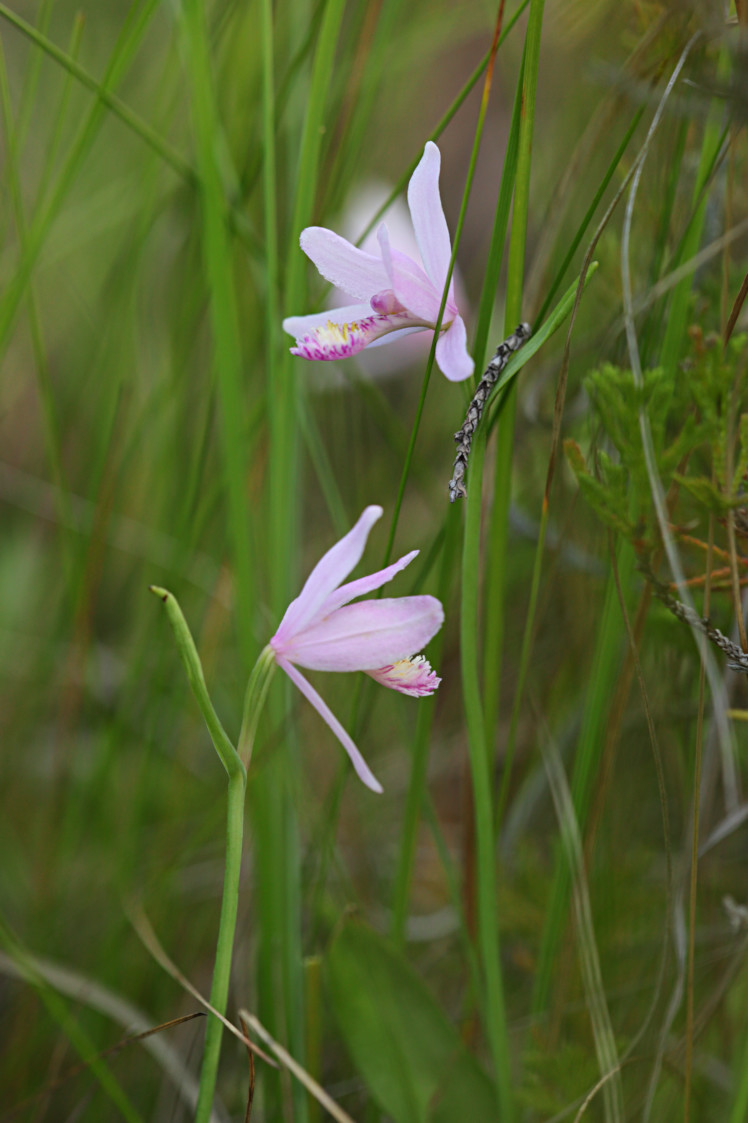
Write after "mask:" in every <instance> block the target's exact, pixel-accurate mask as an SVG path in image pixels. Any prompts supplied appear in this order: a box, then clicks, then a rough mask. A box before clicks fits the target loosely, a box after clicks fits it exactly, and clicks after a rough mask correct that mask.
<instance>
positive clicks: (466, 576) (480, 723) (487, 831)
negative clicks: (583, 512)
mask: <svg viewBox="0 0 748 1123" xmlns="http://www.w3.org/2000/svg"><path fill="white" fill-rule="evenodd" d="M542 20H543V2H542V0H531V4H530V15H529V21H528V29H527V35H526V39H525V50H524V59H523V65H522V68H521V73H520V77H519V86H520V89H521V91H522V93H521V94H520V95H518V97H517V98H516V102H515V104H516V105H517V106H518V107H519V109H518V112H519V133H518V139H517V162H516V168H515V167H510V168H509V169H508V171H509V175H510V177H512V176H513V178H514V221H513V224H512V234H511V239H510V246H509V280H508V290H507V309H506V316H507V322H509V320H511V319H512V318H513V319H514V321H517V320H518V319H521V317H520V316H519V315H518V310H519V309H520V308H521V302H522V283H523V273H524V246H525V239H526V235H527V215H528V197H529V177H530V159H531V151H532V129H533V121H534V106H535V91H536V85H537V73H538V54H539V49H540V32H541V28H542ZM505 174H506V170H505ZM510 181H511V180H510ZM507 198H508V189H507V191H506V192H505V193H504V199H502V200H500V201H501V202H502V203H504V205H505V200H506V199H507ZM499 215H500V216H501V211H499ZM484 308H485V309H487V308H488V301H487V299H486V303H485V305H484ZM486 314H487V313H486ZM484 343H485V339H484ZM477 436H478V440H477V443H475V444H474V445H473V451H472V457H473V462H472V465H471V475H472V478H473V480H474V481H475V482H474V486H473V487H471V488H470V490H469V492H468V502H467V510H466V514H465V528H464V539H463V558H462V595H461V607H460V646H461V653H462V658H461V665H462V687H463V704H464V709H465V717H466V720H467V726H468V747H469V754H470V774H471V780H472V798H473V808H474V815H475V839H476V861H477V869H476V882H477V905H478V921H477V922H478V941H479V947H480V955H481V963H482V968H483V972H484V977H485V983H486V992H487V994H486V1003H487V1013H488V1019H489V1020H488V1025H487V1030H488V1038H489V1044H490V1048H491V1056H492V1060H493V1065H494V1071H495V1075H496V1081H497V1090H498V1101H499V1111H500V1113H501V1116H502V1119H504V1120H506V1121H508V1123H511V1120H512V1118H513V1117H514V1088H513V1080H512V1066H511V1056H510V1051H509V1039H508V1031H507V1020H506V1010H505V1001H504V990H503V979H502V972H501V961H500V951H499V932H498V924H497V904H496V884H495V879H496V870H495V857H494V841H493V839H494V835H493V800H492V791H493V784H492V778H491V777H492V769H493V759H492V757H493V754H492V753H491V752H490V751H489V745H491V744H493V732H494V731H493V729H490V730H488V729H487V728H486V724H485V711H484V701H483V700H482V699H481V691H480V677H479V660H480V656H479V651H480V638H479V626H478V620H479V613H480V608H479V601H480V596H479V584H480V560H479V559H480V532H481V510H482V487H481V483H482V479H483V463H484V459H485V449H486V431H485V428H484V429H482V430H481V429H479V430H478V434H477ZM503 436H506V435H505V434H503ZM510 444H511V441H510ZM476 454H477V455H476ZM508 484H509V480H508V479H502V480H501V482H500V489H501V490H499V491H497V493H496V494H497V495H508V493H509V486H508ZM496 510H497V512H498V508H496ZM497 565H498V567H499V569H501V558H500V557H499V558H496V557H494V558H492V559H491V566H490V572H491V575H492V576H491V579H492V580H498V581H499V583H500V584H502V585H503V582H502V580H501V577H500V576H498V577H497V575H496V566H497ZM495 606H496V602H495V601H494V608H495ZM498 626H499V622H497V620H496V619H495V618H494V619H491V620H488V621H487V623H486V631H485V636H486V639H485V643H487V644H488V643H491V642H492V640H491V638H490V637H491V634H492V631H493V629H495V628H496V627H498ZM485 651H486V649H485V648H484V658H485ZM490 658H491V657H490V656H489V659H490Z"/></svg>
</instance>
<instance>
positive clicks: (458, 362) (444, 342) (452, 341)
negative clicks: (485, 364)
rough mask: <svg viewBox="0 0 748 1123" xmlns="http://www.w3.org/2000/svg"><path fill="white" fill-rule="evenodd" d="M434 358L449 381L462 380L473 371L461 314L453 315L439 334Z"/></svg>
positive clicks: (473, 367) (473, 365)
mask: <svg viewBox="0 0 748 1123" xmlns="http://www.w3.org/2000/svg"><path fill="white" fill-rule="evenodd" d="M435 358H436V361H437V363H438V364H439V369H440V370H441V372H442V373H443V374H445V375H446V376H447V378H448V379H449V381H450V382H462V381H463V379H465V378H469V377H470V375H471V374H472V373H473V370H474V369H475V363H474V362H473V360H472V359H471V357H470V354H469V353H468V349H467V332H466V331H465V322H464V320H463V319H462V317H461V316H455V318H454V320H453V321H452V323H451V324H450V325H449V328H448V329H447V331H445V332H442V334H441V335H440V336H439V339H438V341H437V344H436V354H435Z"/></svg>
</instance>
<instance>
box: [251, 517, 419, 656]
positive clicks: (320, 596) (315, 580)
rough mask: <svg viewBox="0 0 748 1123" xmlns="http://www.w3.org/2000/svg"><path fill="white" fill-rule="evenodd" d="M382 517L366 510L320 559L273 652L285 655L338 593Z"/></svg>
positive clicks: (291, 608) (284, 621) (273, 641)
mask: <svg viewBox="0 0 748 1123" xmlns="http://www.w3.org/2000/svg"><path fill="white" fill-rule="evenodd" d="M381 517H382V508H381V507H377V506H371V507H367V508H366V510H365V511H364V512H363V514H362V515H361V518H360V519H359V520H358V522H357V523H356V525H355V526H354V527H353V529H352V530H349V531H348V533H347V534H346V535H344V536H343V537H342V538H341V539H340V541H339V542H336V543H335V545H334V546H333V547H332V548H331V549H329V550H328V551H327V553H326V554H324V555H323V557H322V558H320V560H319V561H318V562H317V564H316V565H315V567H314V569H313V570H312V572H311V573H310V574H309V576H308V577H307V579H306V584H305V585H304V588H303V589H302V590H301V592H300V593H299V595H298V597H297V598H296V600H293V601H291V603H290V604H289V606H288V608H287V609H286V613H285V616H284V617H283V619H282V620H281V623H280V627H279V628H278V631H277V632H276V633H275V635H274V636H273V638H272V639H271V641H270V644H271V646H272V647H273V650H274V651H276V652H277V653H278V654H283V653H284V648H285V645H286V643H287V642H288V640H290V639H291V638H292V637H293V635H294V633H295V632H298V631H299V630H300V629H301V628H303V627H304V626H305V625H306V624H307V623H308V622H309V621H310V620H311V619H312V617H313V616H316V614H317V612H318V611H319V608H320V606H321V605H322V604H323V603H324V601H325V600H326V598H327V597H329V595H330V593H331V592H332V591H333V589H337V587H338V585H339V584H340V583H341V581H344V580H345V578H346V577H347V576H348V574H349V573H350V572H351V570H352V569H354V568H355V567H356V566H357V565H358V563H359V561H360V560H361V555H362V554H363V552H364V547H365V545H366V539H367V538H368V537H369V531H370V530H371V528H372V527H373V526H374V523H375V522H376V521H377V519H379V518H381ZM415 646H416V647H418V646H420V645H419V644H416V645H415ZM386 662H387V660H386V659H382V663H386Z"/></svg>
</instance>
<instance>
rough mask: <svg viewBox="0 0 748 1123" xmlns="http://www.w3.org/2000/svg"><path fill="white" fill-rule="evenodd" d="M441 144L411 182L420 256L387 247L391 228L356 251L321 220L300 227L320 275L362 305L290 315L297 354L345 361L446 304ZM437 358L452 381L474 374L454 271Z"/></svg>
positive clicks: (421, 323) (287, 324)
mask: <svg viewBox="0 0 748 1123" xmlns="http://www.w3.org/2000/svg"><path fill="white" fill-rule="evenodd" d="M440 165H441V155H440V153H439V149H438V148H437V147H436V145H435V144H433V143H432V142H431V141H429V142H428V143H427V145H426V147H425V149H424V152H423V156H422V157H421V161H420V163H419V164H418V167H417V168H416V170H415V171H414V172H413V175H412V176H411V180H410V183H409V184H408V206H409V207H410V217H411V219H412V220H413V229H414V231H415V235H416V241H417V242H418V249H419V251H420V254H421V262H420V263H419V262H417V261H414V260H413V258H412V257H409V256H408V254H406V253H402V252H401V251H400V250H397V249H395V248H394V247H392V246H390V240H389V234H388V232H387V226H386V224H385V223H384V222H383V223H382V224H381V225H380V227H379V229H378V231H377V241H378V243H379V255H376V254H371V253H366V252H365V251H364V250H360V249H357V248H356V246H354V245H351V243H350V242H347V241H346V240H345V238H341V237H340V235H338V234H335V233H334V232H333V231H332V230H326V229H325V228H324V227H322V226H308V227H307V229H306V230H303V231H302V233H301V239H300V242H301V248H302V249H303V251H304V253H305V254H306V255H307V257H309V258H311V260H312V261H313V262H314V264H315V265H316V266H317V269H318V270H319V271H320V273H321V274H322V276H323V277H325V278H326V279H327V280H328V281H331V282H332V283H333V284H334V285H337V287H338V288H339V289H342V290H343V291H344V292H347V293H350V294H351V296H354V297H356V298H357V299H358V300H359V301H365V302H366V303H362V304H352V305H348V306H347V307H345V308H336V309H334V310H333V311H328V312H318V313H315V314H314V315H312V316H289V317H288V319H286V320H284V321H283V329H284V331H287V332H288V333H289V335H293V336H295V337H296V346H295V347H292V348H291V354H292V355H300V356H301V357H302V358H304V359H325V360H328V359H344V358H347V357H348V356H349V355H355V354H357V353H358V352H359V351H362V350H363V349H364V347H369V346H372V345H376V344H379V343H388V342H390V341H391V340H392V339H394V338H396V336H397V335H402V334H403V332H404V331H405V332H410V331H425V330H431V331H433V330H434V329H435V327H436V320H437V317H438V315H439V308H440V307H441V302H442V294H443V292H444V285H445V283H446V280H447V271H448V269H449V261H450V258H451V256H452V246H451V243H450V240H449V230H448V229H447V220H446V218H445V217H444V210H443V209H442V203H441V198H440V196H439V167H440ZM436 361H437V363H438V365H439V367H440V369H441V370H442V372H443V373H444V374H445V375H446V376H447V378H448V379H449V380H450V381H451V382H461V381H462V380H463V379H465V378H469V377H470V375H471V374H472V373H473V366H474V364H473V360H472V359H471V357H470V355H469V354H468V350H467V335H466V332H465V323H464V321H463V320H462V317H461V316H460V313H459V311H458V309H457V304H456V303H455V292H454V277H452V278H451V279H450V282H449V290H448V292H447V303H446V305H445V308H444V317H443V319H442V324H441V328H440V333H439V341H438V343H437V345H436Z"/></svg>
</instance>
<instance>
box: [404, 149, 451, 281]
mask: <svg viewBox="0 0 748 1123" xmlns="http://www.w3.org/2000/svg"><path fill="white" fill-rule="evenodd" d="M440 166H441V154H440V152H439V149H438V148H437V147H436V145H435V144H433V143H432V142H431V141H428V142H427V144H426V147H425V148H424V150H423V156H422V157H421V161H420V163H419V165H418V167H417V168H416V170H415V171H414V172H413V175H412V176H411V180H410V183H409V184H408V206H409V207H410V216H411V218H412V220H413V229H414V230H415V232H416V241H417V242H418V249H419V250H420V253H421V259H422V260H423V264H424V265H425V266H426V272H427V273H428V275H429V277H430V279H431V281H432V282H433V284H434V285H435V287H436V288H437V289H443V288H444V282H445V281H446V279H447V272H448V270H449V260H450V258H451V256H452V244H451V242H450V239H449V228H448V227H447V220H446V218H445V217H444V210H443V208H442V201H441V196H440V194H439V168H440ZM453 286H454V280H452V281H450V286H449V299H450V300H453V299H454V292H453Z"/></svg>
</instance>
